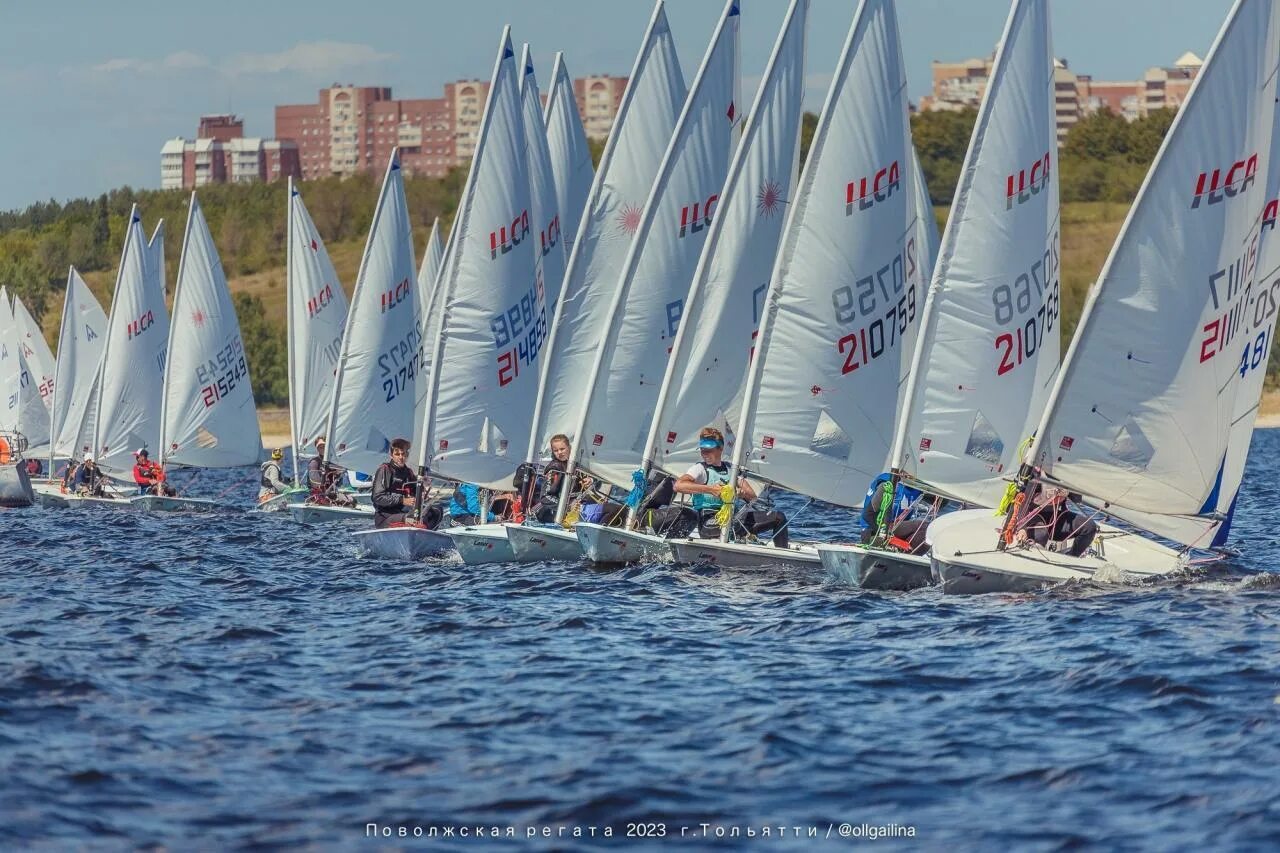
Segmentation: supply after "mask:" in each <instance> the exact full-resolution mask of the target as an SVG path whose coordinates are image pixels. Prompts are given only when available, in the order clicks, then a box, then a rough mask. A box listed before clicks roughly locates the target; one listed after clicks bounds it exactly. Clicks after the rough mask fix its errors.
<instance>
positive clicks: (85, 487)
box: [71, 454, 106, 498]
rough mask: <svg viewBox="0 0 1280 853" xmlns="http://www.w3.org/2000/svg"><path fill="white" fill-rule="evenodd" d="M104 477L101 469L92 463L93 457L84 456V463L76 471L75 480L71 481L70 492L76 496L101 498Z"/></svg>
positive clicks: (104, 482)
mask: <svg viewBox="0 0 1280 853" xmlns="http://www.w3.org/2000/svg"><path fill="white" fill-rule="evenodd" d="M105 487H106V477H105V476H103V473H102V469H100V468H99V467H98V466H97V463H95V462H94V461H93V457H92V456H90V455H88V454H85V457H84V462H83V463H81V465H80V467H79V468H78V469H77V470H76V475H75V479H74V480H72V481H71V491H72V492H73V493H75V494H77V495H91V496H92V497H95V498H100V497H102V496H103V490H104V488H105Z"/></svg>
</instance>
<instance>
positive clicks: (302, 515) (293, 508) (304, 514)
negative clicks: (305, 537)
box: [289, 503, 373, 524]
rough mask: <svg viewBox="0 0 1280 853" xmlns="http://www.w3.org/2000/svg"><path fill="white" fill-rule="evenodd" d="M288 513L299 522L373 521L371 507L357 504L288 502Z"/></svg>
mask: <svg viewBox="0 0 1280 853" xmlns="http://www.w3.org/2000/svg"><path fill="white" fill-rule="evenodd" d="M289 514H290V515H291V516H293V520H294V521H296V522H298V523H300V524H325V523H327V522H331V521H367V522H372V521H373V509H372V508H368V509H366V508H364V507H359V506H354V507H348V506H322V505H318V504H306V503H302V504H289Z"/></svg>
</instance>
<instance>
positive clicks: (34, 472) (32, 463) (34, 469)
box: [27, 459, 44, 477]
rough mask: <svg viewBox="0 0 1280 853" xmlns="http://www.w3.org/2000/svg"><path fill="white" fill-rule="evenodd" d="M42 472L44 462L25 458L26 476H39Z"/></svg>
mask: <svg viewBox="0 0 1280 853" xmlns="http://www.w3.org/2000/svg"><path fill="white" fill-rule="evenodd" d="M43 473H44V463H43V462H41V461H40V460H39V459H28V460H27V476H29V477H39V476H40V475H41V474H43Z"/></svg>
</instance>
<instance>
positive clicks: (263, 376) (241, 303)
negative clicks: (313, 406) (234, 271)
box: [232, 292, 289, 405]
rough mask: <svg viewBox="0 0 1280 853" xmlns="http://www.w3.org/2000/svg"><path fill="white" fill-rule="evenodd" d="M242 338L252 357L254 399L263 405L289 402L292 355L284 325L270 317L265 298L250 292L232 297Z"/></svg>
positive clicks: (250, 370) (250, 369)
mask: <svg viewBox="0 0 1280 853" xmlns="http://www.w3.org/2000/svg"><path fill="white" fill-rule="evenodd" d="M232 301H233V302H234V304H235V308H236V317H237V318H238V319H239V321H240V337H241V339H242V340H243V341H244V350H245V355H246V356H247V357H248V359H249V377H250V379H252V380H253V399H254V401H255V402H256V403H258V404H259V405H261V404H276V405H287V404H288V402H289V356H288V344H287V341H286V336H285V330H284V327H283V326H281V325H280V324H278V323H273V322H271V321H270V320H268V319H267V315H266V311H265V309H264V308H263V306H262V300H261V299H259V298H258V297H257V296H253V295H251V294H248V293H244V292H241V293H237V294H235V295H234V296H233V297H232Z"/></svg>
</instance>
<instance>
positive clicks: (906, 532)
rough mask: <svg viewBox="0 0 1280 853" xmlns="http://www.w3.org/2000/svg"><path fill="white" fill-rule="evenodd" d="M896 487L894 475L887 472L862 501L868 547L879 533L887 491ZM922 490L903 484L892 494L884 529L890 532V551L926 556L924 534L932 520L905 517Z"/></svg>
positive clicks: (927, 546) (864, 536)
mask: <svg viewBox="0 0 1280 853" xmlns="http://www.w3.org/2000/svg"><path fill="white" fill-rule="evenodd" d="M892 484H893V475H892V474H889V473H888V472H885V473H883V474H880V475H878V476H877V477H876V478H875V479H874V480H872V481H871V485H870V486H868V487H867V495H866V497H865V498H864V499H863V501H862V523H863V524H865V525H866V526H865V527H864V528H863V529H862V542H863V544H864V545H865V544H868V543H870V542H871V541H872V540H874V539H875V538H876V533H877V532H878V531H879V519H880V510H881V508H882V507H883V506H884V498H885V492H886V490H888V489H889V488H890V487H891V486H892ZM920 494H921V493H920V491H919V490H917V489H912V488H909V487H908V486H906V485H905V484H903V483H898V485H897V487H896V488H894V491H893V503H892V504H890V505H889V508H888V510H887V512H886V515H885V527H886V528H887V529H888V532H889V542H888V545H889V548H891V549H892V550H897V551H904V552H907V553H911V554H927V553H928V552H929V543H928V542H926V541H925V531H926V530H927V529H928V527H929V521H930V519H927V518H922V519H908V518H905V516H906V514H907V513H909V512H910V511H911V508H912V506H914V505H915V503H916V501H918V500H919V499H920Z"/></svg>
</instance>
